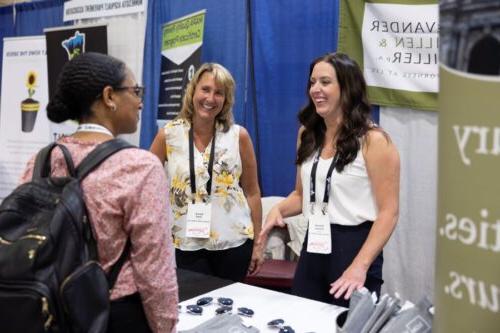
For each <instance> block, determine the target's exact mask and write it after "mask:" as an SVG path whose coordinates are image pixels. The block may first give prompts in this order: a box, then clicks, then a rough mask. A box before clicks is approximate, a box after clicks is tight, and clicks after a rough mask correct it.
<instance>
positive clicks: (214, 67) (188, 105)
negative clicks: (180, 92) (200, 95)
mask: <svg viewBox="0 0 500 333" xmlns="http://www.w3.org/2000/svg"><path fill="white" fill-rule="evenodd" d="M205 73H211V74H212V75H213V76H214V80H215V83H216V84H218V85H221V86H222V87H224V105H223V106H222V110H221V112H219V114H218V115H217V116H216V117H215V121H216V123H219V124H221V125H222V126H223V132H227V131H228V130H229V127H231V125H232V124H233V122H234V120H233V111H232V109H233V105H234V88H235V82H234V79H233V76H232V75H231V73H230V72H229V71H228V70H227V69H226V68H225V67H224V66H222V65H220V64H217V63H205V64H203V65H202V66H201V67H200V68H199V69H198V70H197V71H196V73H195V74H194V76H193V79H192V80H191V82H189V83H188V85H187V87H186V92H185V94H184V98H183V100H182V108H181V111H180V112H179V115H178V116H177V119H179V118H180V119H186V120H188V121H189V123H191V124H192V122H193V114H194V104H193V96H194V92H195V90H196V86H197V85H198V83H199V82H200V79H201V77H202V75H203V74H205Z"/></svg>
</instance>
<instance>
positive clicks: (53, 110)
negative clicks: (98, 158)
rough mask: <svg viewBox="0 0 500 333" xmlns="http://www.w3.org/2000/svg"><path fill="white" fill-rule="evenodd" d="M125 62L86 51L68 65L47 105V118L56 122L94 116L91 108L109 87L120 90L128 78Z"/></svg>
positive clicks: (64, 67) (62, 72) (64, 68)
mask: <svg viewBox="0 0 500 333" xmlns="http://www.w3.org/2000/svg"><path fill="white" fill-rule="evenodd" d="M126 68H127V67H126V65H125V63H124V62H123V61H121V60H119V59H116V58H113V57H111V56H108V55H105V54H101V53H95V52H85V53H83V54H81V55H79V56H77V57H75V58H73V59H72V60H71V61H69V62H67V63H66V64H65V65H64V66H63V68H62V71H61V73H60V74H59V79H58V82H57V88H56V91H55V94H54V96H53V97H52V98H51V100H50V102H49V104H48V105H47V116H48V118H49V119H50V120H52V121H53V122H56V123H61V122H63V121H66V120H69V119H72V120H76V121H80V120H82V119H85V118H87V117H88V116H90V114H91V112H92V111H91V110H90V107H91V105H92V104H93V103H94V102H95V101H96V100H97V99H98V98H99V97H100V96H101V93H102V91H103V89H104V88H105V87H107V86H111V87H113V88H116V87H119V86H120V85H121V83H123V81H124V80H125V77H126V75H127V72H126Z"/></svg>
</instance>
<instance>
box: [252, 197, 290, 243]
mask: <svg viewBox="0 0 500 333" xmlns="http://www.w3.org/2000/svg"><path fill="white" fill-rule="evenodd" d="M274 227H280V228H284V227H285V222H283V216H282V215H281V212H280V210H279V207H278V205H275V206H274V207H273V208H271V210H270V211H269V213H268V214H267V216H266V222H265V223H264V225H263V226H262V230H261V231H260V234H259V240H258V243H259V244H266V241H267V236H268V235H269V232H270V231H271V229H273V228H274Z"/></svg>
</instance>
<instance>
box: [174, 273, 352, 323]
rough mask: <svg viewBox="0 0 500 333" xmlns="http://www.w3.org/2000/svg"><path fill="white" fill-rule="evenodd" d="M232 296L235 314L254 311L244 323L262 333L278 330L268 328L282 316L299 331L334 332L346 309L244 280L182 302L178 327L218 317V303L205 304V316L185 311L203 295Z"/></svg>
mask: <svg viewBox="0 0 500 333" xmlns="http://www.w3.org/2000/svg"><path fill="white" fill-rule="evenodd" d="M204 296H211V297H213V298H214V300H215V299H216V298H217V297H229V298H232V299H233V300H234V305H233V313H236V309H237V308H238V307H247V308H250V309H252V310H254V311H255V315H254V316H253V317H252V318H246V317H242V318H243V322H244V323H245V324H247V325H252V326H254V327H256V328H258V329H259V330H260V332H263V333H266V332H268V333H277V332H278V330H277V329H272V328H268V327H267V323H268V322H269V321H271V320H273V319H277V318H281V319H283V320H284V321H285V325H290V326H291V327H292V328H294V329H295V332H297V333H305V332H315V333H332V332H335V319H336V317H337V315H338V314H339V313H341V312H342V311H344V310H345V308H342V307H339V306H335V305H331V304H327V303H322V302H317V301H313V300H310V299H306V298H302V297H298V296H293V295H288V294H284V293H280V292H277V291H273V290H268V289H264V288H259V287H255V286H250V285H247V284H243V283H233V284H230V285H227V286H225V287H222V288H219V289H215V290H212V291H210V292H207V293H205V294H202V295H199V296H196V297H193V298H191V299H188V300H185V301H184V302H181V303H180V304H181V305H182V310H181V312H180V313H179V323H178V324H177V330H178V331H181V330H187V329H191V328H193V327H195V326H197V325H199V324H201V323H202V322H205V321H207V320H209V319H210V318H212V317H214V316H215V309H216V308H217V307H218V306H217V305H215V304H212V305H208V306H204V307H203V315H201V316H196V315H191V314H189V313H186V305H189V304H196V300H197V299H198V298H200V297H204Z"/></svg>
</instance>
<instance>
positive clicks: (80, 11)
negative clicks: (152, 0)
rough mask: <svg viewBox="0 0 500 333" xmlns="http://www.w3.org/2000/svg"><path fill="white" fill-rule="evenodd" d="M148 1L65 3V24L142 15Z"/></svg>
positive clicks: (102, 0) (120, 0) (84, 1)
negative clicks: (91, 19)
mask: <svg viewBox="0 0 500 333" xmlns="http://www.w3.org/2000/svg"><path fill="white" fill-rule="evenodd" d="M145 3H146V0H71V1H66V2H65V3H64V17H63V20H64V22H66V21H73V20H81V19H88V18H98V17H106V16H115V15H125V14H133V13H142V12H144V9H145V7H146V4H145Z"/></svg>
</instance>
